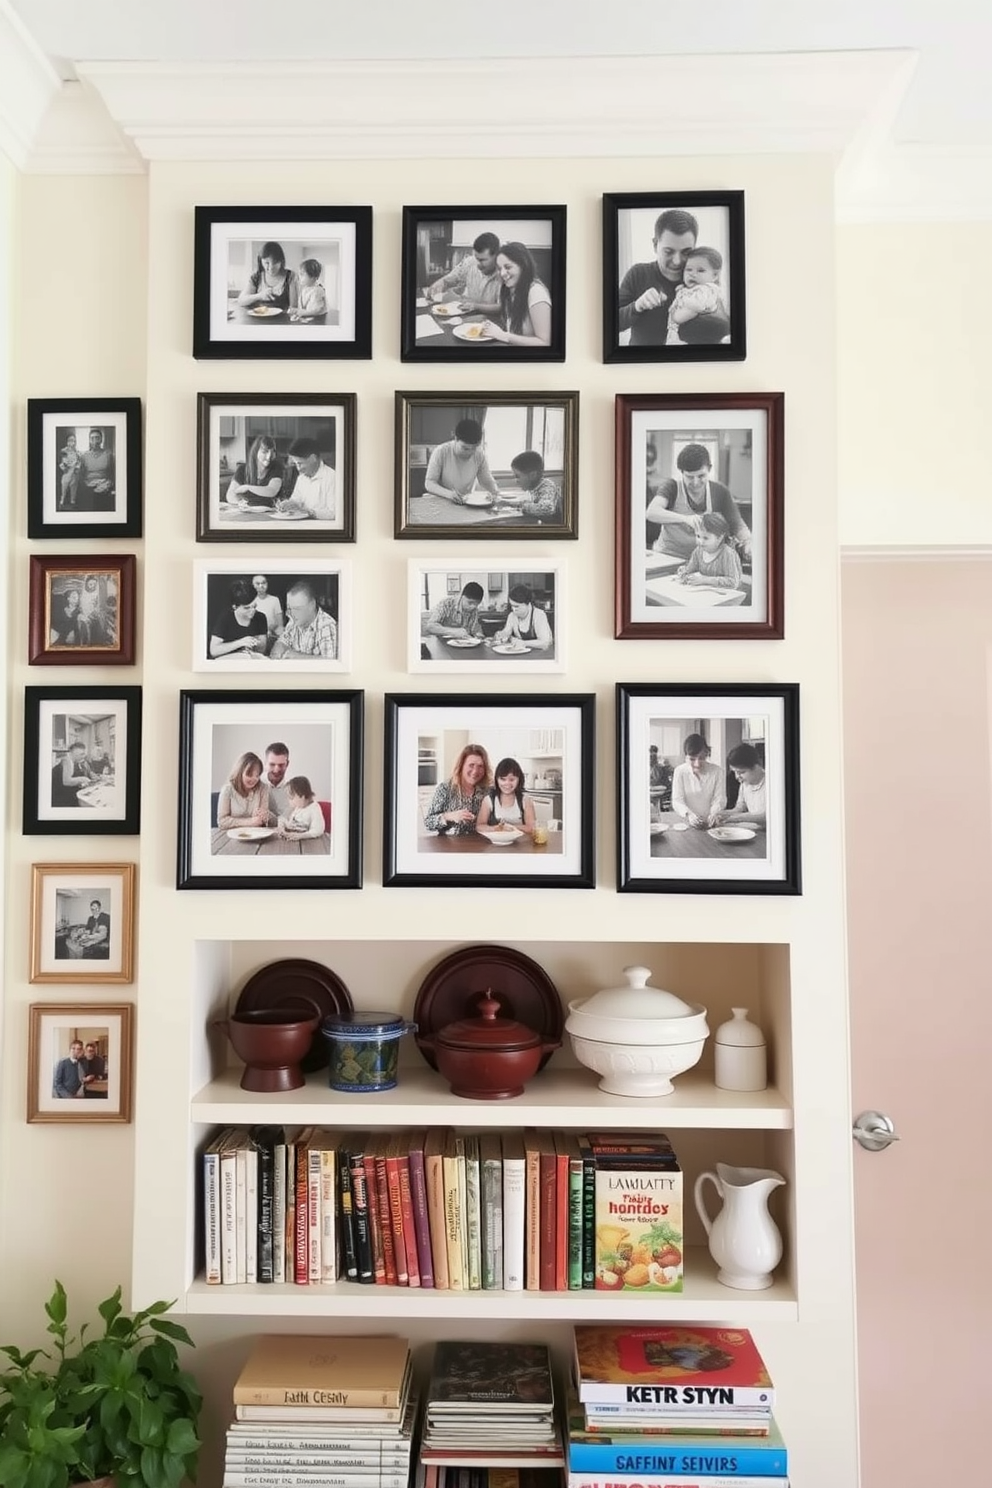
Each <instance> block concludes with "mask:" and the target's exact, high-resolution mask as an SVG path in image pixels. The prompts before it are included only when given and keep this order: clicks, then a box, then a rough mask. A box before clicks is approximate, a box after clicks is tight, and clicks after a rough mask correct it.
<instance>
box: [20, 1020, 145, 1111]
mask: <svg viewBox="0 0 992 1488" xmlns="http://www.w3.org/2000/svg"><path fill="white" fill-rule="evenodd" d="M29 1019H30V1021H29V1025H28V1111H27V1119H28V1121H81V1122H86V1123H89V1122H91V1121H116V1122H127V1121H130V1119H131V1087H132V1060H133V1050H132V1041H133V1008H132V1006H131V1004H130V1003H109V1004H106V1005H103V1006H97V1005H90V1006H87V1005H85V1004H81V1003H80V1004H56V1003H32V1004H31V1007H30V1009H29Z"/></svg>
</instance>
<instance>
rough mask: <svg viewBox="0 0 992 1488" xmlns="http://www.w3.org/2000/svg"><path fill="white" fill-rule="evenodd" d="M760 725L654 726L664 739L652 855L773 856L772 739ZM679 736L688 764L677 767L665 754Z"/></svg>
mask: <svg viewBox="0 0 992 1488" xmlns="http://www.w3.org/2000/svg"><path fill="white" fill-rule="evenodd" d="M693 725H695V726H693ZM759 725H760V720H756V719H743V718H719V719H709V720H689V719H666V720H665V721H664V723H663V724H662V723H660V722H659V723H657V724H654V723H652V725H650V729H651V731H652V732H654V731H655V729H657V731H658V732H660V733H661V735H662V738H663V741H664V742H663V743H662V744H661V745H659V744H658V743H657V742H653V743H652V744H651V746H650V748H649V752H648V800H649V813H650V817H649V831H650V837H651V856H652V857H654V858H657V857H682V858H686V857H695V858H715V857H728V858H735V857H741V856H743V857H752V858H753V857H767V855H768V841H767V831H766V828H767V812H768V805H767V777H766V775H765V741H764V737H763V736H762V735H761V734H760V733H758V732H757V731H756V730H757V727H758V726H759ZM745 730H747V732H748V737H746V738H745ZM676 734H681V735H682V742H681V745H680V747H679V751H678V753H679V756H680V757H681V760H680V763H679V764H677V765H676V766H675V767H674V769H672V768H671V767H670V766H669V765H668V760H667V757H666V755H665V754H664V752H663V751H664V747H665V744H667V743H670V742H671V740H672V739H673V737H674V736H675V735H676ZM711 741H716V742H715V745H714V744H713V743H712V742H711ZM672 753H673V754H674V753H675V751H674V750H673V751H672ZM714 756H715V757H714ZM662 759H663V760H664V766H662V764H661V763H660V761H661V760H662Z"/></svg>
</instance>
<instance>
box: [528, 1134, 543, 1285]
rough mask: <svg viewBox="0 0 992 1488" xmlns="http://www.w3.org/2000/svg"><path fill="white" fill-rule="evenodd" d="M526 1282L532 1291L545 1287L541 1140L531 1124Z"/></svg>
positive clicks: (529, 1136)
mask: <svg viewBox="0 0 992 1488" xmlns="http://www.w3.org/2000/svg"><path fill="white" fill-rule="evenodd" d="M524 1184H525V1192H524V1216H525V1231H524V1285H525V1287H526V1289H527V1291H528V1292H537V1291H540V1289H541V1139H540V1134H539V1133H538V1132H537V1131H535V1130H533V1129H532V1128H530V1127H528V1128H527V1129H526V1130H525V1131H524Z"/></svg>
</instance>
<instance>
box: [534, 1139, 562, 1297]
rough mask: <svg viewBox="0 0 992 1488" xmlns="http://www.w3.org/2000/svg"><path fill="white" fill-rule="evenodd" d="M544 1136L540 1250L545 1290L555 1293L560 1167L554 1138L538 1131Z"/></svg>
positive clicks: (542, 1283)
mask: <svg viewBox="0 0 992 1488" xmlns="http://www.w3.org/2000/svg"><path fill="white" fill-rule="evenodd" d="M538 1136H539V1138H540V1182H541V1197H540V1226H541V1238H540V1251H539V1256H540V1260H539V1272H538V1275H539V1278H540V1290H541V1291H542V1292H553V1291H555V1290H556V1287H555V1264H556V1258H557V1247H558V1231H557V1223H558V1167H557V1161H556V1156H555V1143H554V1137H553V1135H552V1133H551V1132H549V1131H541V1132H539V1133H538Z"/></svg>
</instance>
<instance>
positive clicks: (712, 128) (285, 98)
mask: <svg viewBox="0 0 992 1488" xmlns="http://www.w3.org/2000/svg"><path fill="white" fill-rule="evenodd" d="M911 56H912V54H907V53H906V52H903V51H865V52H802V53H781V54H773V55H772V54H768V55H766V54H750V55H748V54H744V55H741V54H738V55H734V56H730V55H728V56H686V57H678V56H664V57H646V56H636V57H591V58H590V57H567V58H565V57H556V58H546V59H535V58H513V59H492V60H485V61H477V62H471V63H467V62H464V61H426V62H410V61H385V62H380V61H376V62H345V63H322V62H321V63H292V64H280V63H278V62H277V63H272V64H264V65H263V64H257V63H244V62H237V63H228V64H212V63H197V64H188V65H174V64H166V63H141V62H133V63H132V62H97V61H89V62H82V61H81V62H79V63H77V72H78V74H79V76H80V77H81V78H83V79H84V80H85V81H86V82H87V83H88V84H89V85H90V86H91V87H92V88H93V89H94V90H95V91H96V92H97V93H98V94H99V95H100V97H101V99H102V100H103V103H104V105H105V106H106V109H107V111H108V113H109V114H110V116H111V118H112V119H113V120H114V121H115V122H116V124H117V126H118V128H119V129H120V130H121V131H122V133H123V134H124V135H125V136H126V137H127V138H128V139H129V140H131V141H133V143H134V145H135V147H136V149H137V151H138V153H139V154H140V155H141V156H142V157H143V158H144V159H145V160H148V161H154V160H227V161H234V160H243V161H248V160H252V161H259V160H287V159H294V160H334V159H380V158H406V159H411V158H424V157H427V158H435V159H436V158H438V157H441V158H462V159H464V158H489V159H492V158H500V157H510V158H518V157H534V158H546V157H552V156H565V157H568V156H594V157H595V156H634V157H644V156H652V157H658V156H665V155H723V154H732V155H737V154H761V153H779V152H787V153H790V154H792V153H796V152H826V153H830V154H834V155H836V156H838V157H839V156H840V155H841V154H842V153H843V152H844V150H846V149H847V148H848V146H849V145H850V143H851V142H852V140H854V139H855V138H860V137H861V135H862V133H863V131H864V129H865V123H866V120H868V119H870V117H871V116H872V115H873V113H874V111H875V109H876V108H877V107H878V104H879V100H880V99H882V100H884V101H885V103H886V105H887V106H888V103H889V100H890V98H891V97H892V95H893V93H894V91H898V90H899V89H900V87H904V86H905V80H906V79H907V78H908V72H909V70H911V68H910V67H909V62H908V60H907V59H908V58H911ZM900 96H901V94H900Z"/></svg>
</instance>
